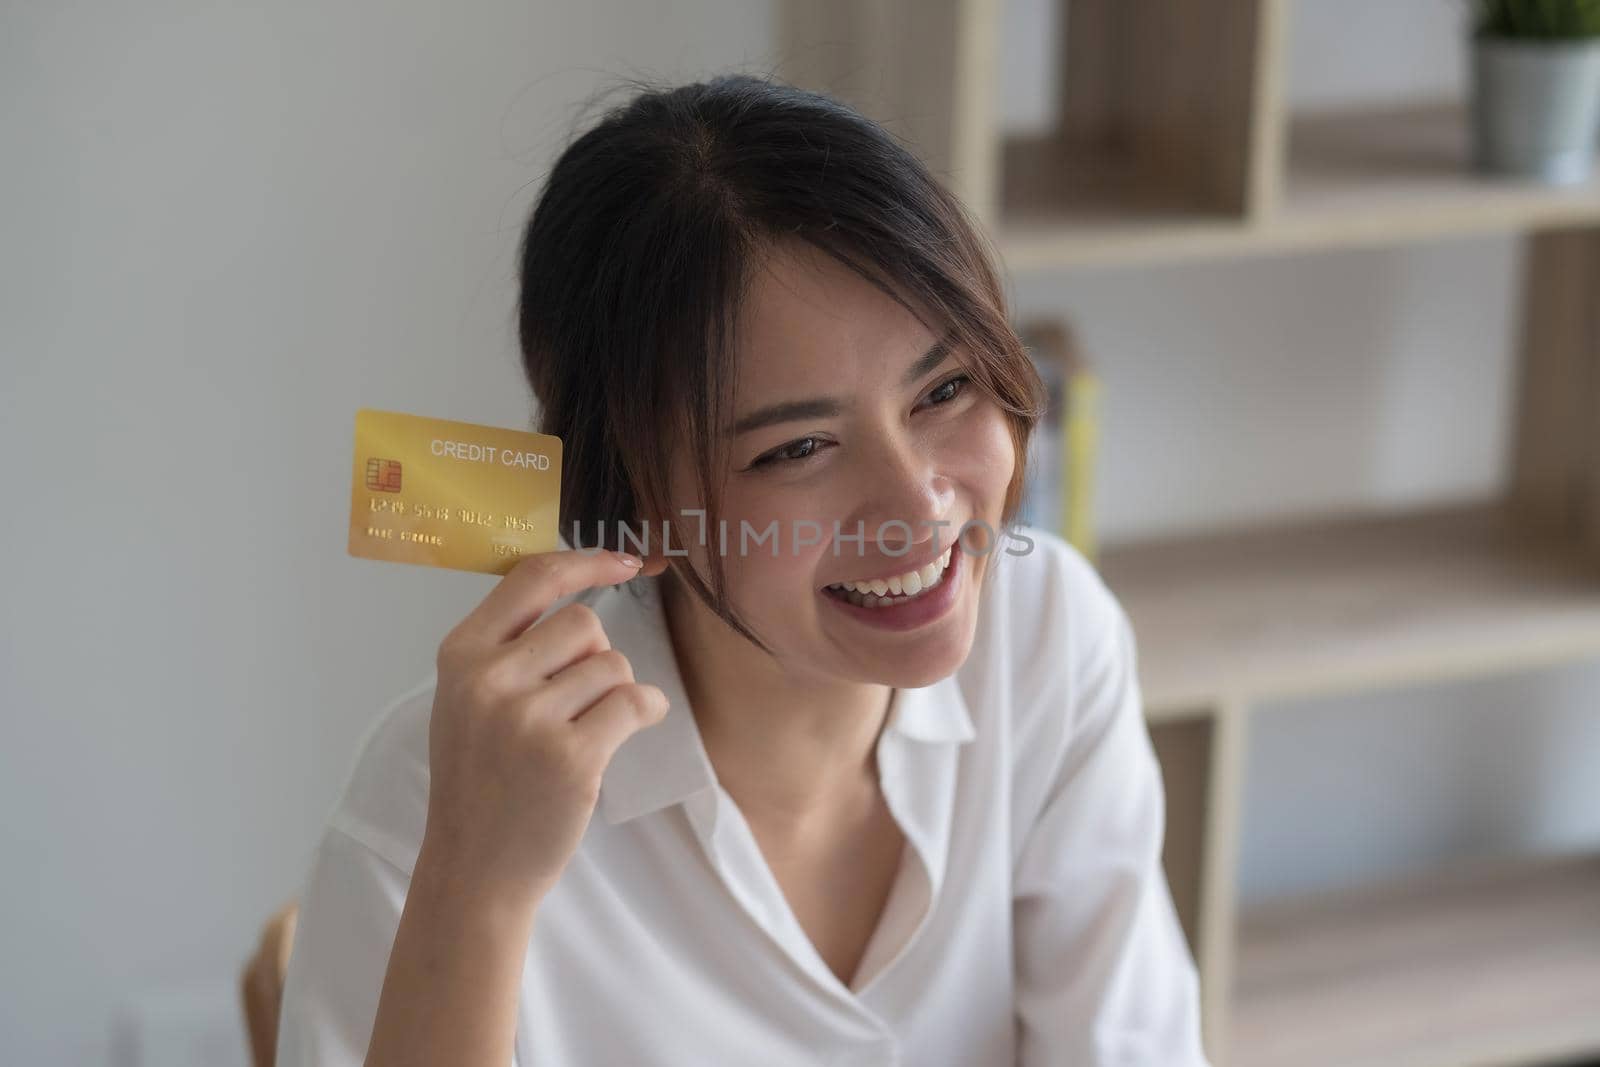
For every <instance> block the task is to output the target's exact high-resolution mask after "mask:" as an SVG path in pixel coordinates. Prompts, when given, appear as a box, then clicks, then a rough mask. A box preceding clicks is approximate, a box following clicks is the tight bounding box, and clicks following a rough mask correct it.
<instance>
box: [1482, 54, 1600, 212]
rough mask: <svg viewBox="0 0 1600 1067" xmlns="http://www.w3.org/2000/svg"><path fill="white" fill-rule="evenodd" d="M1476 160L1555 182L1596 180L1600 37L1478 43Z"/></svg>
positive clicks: (1491, 170) (1492, 169)
mask: <svg viewBox="0 0 1600 1067" xmlns="http://www.w3.org/2000/svg"><path fill="white" fill-rule="evenodd" d="M1471 86H1472V126H1473V130H1472V134H1473V165H1474V166H1475V167H1476V169H1477V170H1479V171H1481V172H1484V173H1487V174H1498V175H1506V176H1511V177H1520V178H1531V179H1534V180H1536V181H1541V182H1545V183H1548V184H1551V185H1570V184H1573V183H1576V182H1582V181H1585V180H1587V179H1588V177H1589V175H1590V174H1591V173H1592V171H1593V169H1594V156H1595V138H1596V135H1597V133H1600V39H1595V38H1586V39H1583V40H1577V41H1530V40H1520V39H1519V40H1513V39H1509V38H1495V37H1478V38H1474V40H1473V42H1472V78H1471Z"/></svg>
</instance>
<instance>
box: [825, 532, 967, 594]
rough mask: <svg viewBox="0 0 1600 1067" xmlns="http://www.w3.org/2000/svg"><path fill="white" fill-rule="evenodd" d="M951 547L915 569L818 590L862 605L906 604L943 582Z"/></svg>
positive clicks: (948, 565) (947, 568) (839, 583)
mask: <svg viewBox="0 0 1600 1067" xmlns="http://www.w3.org/2000/svg"><path fill="white" fill-rule="evenodd" d="M954 550H955V546H954V545H951V546H950V547H949V548H947V549H945V550H944V553H943V554H942V555H941V556H940V557H939V558H938V559H936V560H934V561H933V562H932V563H929V564H928V565H927V566H925V567H921V568H918V569H916V570H910V571H905V572H903V573H901V574H896V575H893V576H891V577H889V578H874V579H872V580H871V581H866V582H835V583H834V584H832V585H829V586H824V587H823V590H822V591H823V592H824V593H826V594H828V595H829V596H832V597H837V598H838V599H840V600H845V601H848V602H850V603H851V604H854V605H856V606H857V607H863V608H892V607H894V606H895V605H896V604H907V603H910V602H911V601H913V600H916V599H917V598H919V597H922V596H926V595H927V594H928V591H929V590H930V589H935V588H937V587H938V586H939V584H940V583H941V582H943V581H944V575H945V571H947V570H949V568H950V557H951V554H952V553H953V552H954Z"/></svg>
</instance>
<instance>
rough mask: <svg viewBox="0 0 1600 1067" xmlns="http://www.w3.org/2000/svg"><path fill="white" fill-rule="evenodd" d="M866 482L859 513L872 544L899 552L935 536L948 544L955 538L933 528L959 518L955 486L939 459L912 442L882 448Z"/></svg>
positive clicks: (946, 530)
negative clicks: (943, 471) (956, 511)
mask: <svg viewBox="0 0 1600 1067" xmlns="http://www.w3.org/2000/svg"><path fill="white" fill-rule="evenodd" d="M864 482H865V484H864V485H863V487H862V488H863V490H864V492H863V494H862V500H863V501H864V506H863V508H862V509H861V510H862V513H863V519H864V521H865V524H866V535H867V538H868V540H869V541H877V542H878V543H879V544H881V545H882V546H883V547H884V549H885V550H889V551H898V550H901V549H905V548H909V547H910V546H912V545H916V544H922V543H924V542H927V541H930V540H931V539H932V538H933V536H934V534H935V533H936V532H937V533H938V536H939V539H940V541H941V542H942V543H944V544H946V545H948V544H949V543H950V541H951V540H952V539H953V538H954V537H955V533H954V531H952V530H949V529H947V528H941V527H938V526H936V525H935V524H936V523H939V522H946V523H949V522H953V521H954V520H955V519H956V516H955V515H954V513H953V511H954V507H953V505H954V504H955V487H954V485H953V484H952V482H951V480H950V479H949V478H948V477H947V476H945V475H944V474H943V473H942V472H941V471H940V470H939V468H938V464H937V462H936V459H935V457H933V456H931V455H928V454H927V453H926V452H924V451H922V450H921V449H918V448H917V447H916V444H915V442H914V441H912V440H904V441H896V442H890V443H888V444H886V445H885V446H884V447H883V448H880V449H879V450H878V454H877V457H876V462H874V463H873V464H871V465H870V466H869V469H868V471H867V476H866V478H865V479H864Z"/></svg>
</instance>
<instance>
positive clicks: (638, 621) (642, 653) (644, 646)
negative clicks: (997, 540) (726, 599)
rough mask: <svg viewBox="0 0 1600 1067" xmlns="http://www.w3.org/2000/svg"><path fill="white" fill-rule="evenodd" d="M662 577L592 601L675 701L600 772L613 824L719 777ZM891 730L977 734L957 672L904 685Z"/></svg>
mask: <svg viewBox="0 0 1600 1067" xmlns="http://www.w3.org/2000/svg"><path fill="white" fill-rule="evenodd" d="M660 580H661V579H660V577H659V576H658V577H651V578H646V577H639V578H635V579H633V580H632V581H631V582H629V583H627V585H626V586H606V587H604V588H603V589H601V590H599V591H598V594H597V596H596V597H595V598H594V599H593V600H592V601H591V602H590V606H591V607H592V608H593V609H594V610H595V613H596V614H597V615H599V617H600V621H601V623H602V625H603V626H604V628H605V632H606V636H607V637H608V638H609V639H610V641H611V647H612V648H614V649H616V650H617V651H618V652H621V653H622V654H623V655H625V656H627V657H628V662H629V663H630V664H631V665H632V667H633V676H634V680H635V681H638V682H643V683H648V684H651V685H656V686H660V687H661V691H662V692H663V693H665V694H666V697H667V701H668V705H669V706H668V709H667V714H666V716H665V717H664V718H663V719H662V720H661V721H660V722H658V723H656V724H655V725H654V726H649V727H646V728H645V729H643V730H639V731H637V732H635V733H633V734H631V735H629V737H628V738H627V740H625V741H623V743H622V744H621V746H619V747H618V749H617V751H616V753H615V754H614V755H613V756H612V757H611V762H610V763H609V764H608V765H607V766H606V769H605V771H604V772H603V773H602V775H601V779H600V812H601V815H602V817H603V818H604V819H605V820H606V822H607V823H610V824H611V825H616V824H618V823H623V822H626V821H628V820H629V819H633V818H636V817H637V816H640V815H645V814H648V813H650V812H653V811H659V810H660V809H662V808H665V807H668V806H670V805H672V804H676V803H679V802H681V801H684V800H687V799H689V798H690V797H692V796H694V795H695V794H697V793H700V792H702V791H703V790H708V789H713V788H715V787H716V784H717V777H716V772H715V770H714V769H713V768H712V766H711V761H710V759H709V757H707V755H706V750H705V746H704V744H703V743H702V742H701V738H700V729H699V727H698V725H697V724H696V723H695V719H694V715H693V713H692V712H690V710H689V698H688V695H687V694H686V693H685V692H684V688H683V676H682V674H681V673H680V672H679V670H678V661H677V658H676V656H675V655H674V654H673V650H672V638H671V635H670V633H669V632H668V630H667V621H666V612H665V610H664V609H663V607H662V604H661V592H660V584H659V583H660ZM886 729H888V730H890V731H893V732H895V733H897V734H900V735H902V736H904V737H906V738H909V739H911V740H914V741H922V742H927V743H931V744H940V743H946V742H954V743H963V742H966V741H970V740H972V738H973V736H974V730H973V725H972V717H971V715H970V714H969V713H968V710H967V704H966V701H965V699H964V698H963V697H962V693H961V686H960V683H959V679H958V675H956V674H951V675H948V676H946V677H945V678H943V679H941V680H939V681H937V682H935V683H933V684H932V685H926V686H920V687H918V688H915V689H900V690H897V691H896V693H895V697H894V702H893V703H892V704H891V705H890V709H889V722H888V725H887V727H886Z"/></svg>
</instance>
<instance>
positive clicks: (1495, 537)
mask: <svg viewBox="0 0 1600 1067" xmlns="http://www.w3.org/2000/svg"><path fill="white" fill-rule="evenodd" d="M1097 566H1098V569H1099V570H1100V573H1101V575H1102V576H1103V577H1104V578H1105V580H1106V582H1107V584H1108V585H1109V586H1110V587H1111V589H1112V591H1113V592H1114V593H1115V594H1116V595H1117V597H1118V599H1119V600H1120V601H1121V603H1122V604H1123V606H1124V608H1125V609H1126V610H1127V612H1128V616H1129V619H1130V620H1131V622H1132V623H1133V627H1134V631H1135V634H1136V635H1137V638H1138V642H1139V675H1140V684H1141V687H1142V689H1143V693H1144V697H1145V705H1146V711H1147V714H1148V715H1149V717H1150V718H1151V719H1152V720H1153V721H1160V720H1164V719H1166V718H1170V717H1172V716H1174V715H1178V714H1182V713H1183V710H1184V709H1186V708H1191V707H1195V706H1221V705H1231V704H1238V703H1254V702H1257V701H1260V700H1263V699H1271V698H1278V697H1291V696H1313V695H1323V694H1331V693H1341V692H1353V691H1356V690H1359V689H1363V688H1372V687H1379V686H1383V685H1394V684H1415V683H1420V682H1424V681H1428V680H1436V681H1437V680H1447V679H1452V678H1466V677H1473V676H1481V675H1484V674H1488V673H1494V672H1503V671H1509V670H1516V669H1522V668H1526V667H1534V666H1542V665H1553V664H1556V663H1561V662H1567V661H1571V660H1576V659H1582V658H1586V657H1590V656H1600V560H1597V558H1596V555H1595V554H1594V553H1592V552H1588V551H1585V550H1583V549H1582V547H1581V546H1580V545H1578V544H1576V543H1575V542H1573V541H1571V540H1570V539H1563V538H1559V537H1556V536H1554V535H1545V534H1541V533H1537V532H1535V531H1534V530H1532V529H1530V528H1529V527H1528V525H1527V524H1526V523H1523V522H1514V521H1513V515H1512V513H1511V512H1510V510H1509V509H1508V508H1507V507H1505V506H1504V505H1503V504H1502V503H1501V502H1499V501H1489V502H1473V503H1468V504H1452V505H1448V506H1436V507H1432V508H1428V509H1418V510H1413V511H1408V512H1403V513H1392V514H1379V515H1372V516H1359V517H1354V518H1350V517H1337V518H1332V519H1314V520H1301V521H1292V522H1291V521H1285V522H1276V523H1269V524H1265V525H1259V526H1255V527H1251V528H1249V529H1244V530H1220V531H1212V532H1206V533H1201V534H1194V535H1187V536H1181V537H1175V538H1163V539H1160V540H1152V541H1143V542H1136V543H1128V542H1125V543H1121V544H1117V545H1107V546H1106V547H1105V548H1104V549H1103V550H1102V552H1101V555H1100V558H1099V559H1098V560H1097Z"/></svg>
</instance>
